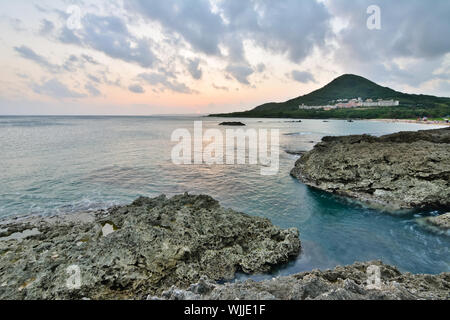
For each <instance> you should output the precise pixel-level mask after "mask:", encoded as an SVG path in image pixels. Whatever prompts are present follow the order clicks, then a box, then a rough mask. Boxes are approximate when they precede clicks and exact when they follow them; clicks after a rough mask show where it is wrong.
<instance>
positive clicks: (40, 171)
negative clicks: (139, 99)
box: [0, 117, 450, 275]
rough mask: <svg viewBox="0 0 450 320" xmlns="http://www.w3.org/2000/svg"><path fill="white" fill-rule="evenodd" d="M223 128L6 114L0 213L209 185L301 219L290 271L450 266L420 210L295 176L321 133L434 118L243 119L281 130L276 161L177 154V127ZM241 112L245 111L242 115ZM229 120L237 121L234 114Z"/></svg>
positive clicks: (209, 121) (222, 194)
mask: <svg viewBox="0 0 450 320" xmlns="http://www.w3.org/2000/svg"><path fill="white" fill-rule="evenodd" d="M195 120H196V121H199V120H202V121H203V127H204V129H208V128H216V129H217V128H219V129H220V130H224V129H225V128H223V127H219V126H218V123H219V122H221V121H223V120H222V119H214V118H194V117H0V164H1V172H0V181H1V183H0V216H10V215H22V214H46V215H50V214H55V213H70V212H75V211H79V210H89V209H98V208H106V207H109V206H111V205H114V204H125V203H129V202H130V201H132V200H133V199H135V198H136V197H138V196H139V195H146V196H157V195H159V194H161V193H165V194H167V195H174V194H179V193H183V192H186V191H187V192H190V193H196V194H199V193H206V194H209V195H211V196H213V197H214V198H216V199H218V200H220V202H221V203H222V205H224V206H226V207H231V208H233V209H236V210H238V211H242V212H246V213H248V214H251V215H257V216H264V217H267V218H269V219H271V220H272V221H273V222H274V223H275V224H277V225H279V226H281V227H297V228H298V229H299V230H300V233H301V239H302V243H303V253H302V255H301V256H300V257H299V258H298V259H297V260H296V261H293V262H292V263H291V264H289V265H288V266H286V267H284V268H282V269H279V270H277V271H276V273H277V274H280V275H285V274H292V273H295V272H300V271H305V270H311V269H314V268H329V267H334V266H336V265H342V264H351V263H353V262H355V261H365V260H372V259H381V260H383V261H384V262H385V263H389V264H393V265H396V266H398V267H399V268H400V269H401V270H403V271H410V272H413V273H440V272H443V271H450V264H449V262H450V259H449V257H450V255H449V244H450V241H449V238H448V237H445V236H444V235H436V234H433V233H429V232H428V231H426V230H423V229H422V227H420V226H419V225H417V223H416V222H415V219H416V218H417V217H418V216H419V214H423V215H427V214H435V213H430V212H421V213H417V214H415V215H414V214H411V215H408V216H403V217H396V216H391V215H388V214H385V213H382V212H378V211H375V210H370V209H367V208H363V207H360V206H358V205H355V204H352V203H349V202H346V201H344V200H342V199H338V198H336V197H334V196H332V195H329V194H326V193H323V192H319V191H315V190H312V189H310V188H307V187H306V186H305V185H303V184H302V183H300V182H298V181H296V180H294V179H293V178H291V177H290V176H289V171H290V170H291V168H292V167H293V165H294V163H295V161H296V159H297V157H295V156H292V155H289V154H287V153H285V152H284V150H286V149H290V150H309V149H311V148H312V147H313V146H314V143H315V142H318V141H320V139H321V138H322V137H323V136H325V135H348V134H362V133H368V134H373V135H382V134H386V133H393V132H397V131H402V130H420V129H430V128H432V127H431V126H427V125H415V124H400V123H383V122H370V121H357V122H354V123H348V122H346V121H338V120H335V121H334V120H332V121H329V122H322V121H320V120H304V121H303V122H302V123H291V122H286V120H283V119H244V120H242V119H241V120H240V121H243V122H245V123H247V124H248V127H247V128H267V129H272V128H273V129H279V130H280V132H281V134H280V170H279V173H278V174H277V175H274V176H261V175H260V167H259V166H249V165H229V166H227V165H223V166H206V165H188V166H176V165H174V164H172V162H171V148H172V146H173V145H174V143H171V142H170V136H171V134H172V132H173V130H175V129H177V128H186V129H189V130H192V128H193V122H194V121H195ZM238 120H239V119H238ZM230 121H231V120H230Z"/></svg>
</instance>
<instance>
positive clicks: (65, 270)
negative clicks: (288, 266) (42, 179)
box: [0, 194, 300, 299]
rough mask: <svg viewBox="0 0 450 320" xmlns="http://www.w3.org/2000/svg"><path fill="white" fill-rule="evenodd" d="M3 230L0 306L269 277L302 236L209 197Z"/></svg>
mask: <svg viewBox="0 0 450 320" xmlns="http://www.w3.org/2000/svg"><path fill="white" fill-rule="evenodd" d="M81 218H82V219H81ZM27 230H34V232H32V233H31V234H30V232H28V233H27V232H26V231H27ZM0 231H1V235H0V299H81V298H89V299H143V298H145V297H146V296H147V295H148V294H149V293H153V294H158V293H161V292H162V291H163V290H167V289H168V288H170V287H171V286H173V285H176V286H178V287H181V288H184V287H187V286H188V285H189V284H191V283H194V282H197V281H199V279H200V277H201V276H207V277H208V278H210V279H213V280H220V279H231V278H233V277H234V275H235V272H236V271H238V270H239V271H242V272H246V273H259V272H268V271H270V270H271V269H272V267H274V266H276V265H278V264H281V263H286V262H288V260H290V259H291V258H293V257H295V256H297V255H298V254H299V251H300V240H299V235H298V231H297V229H288V230H282V229H280V228H278V227H276V226H274V225H272V223H271V222H270V221H269V220H267V219H263V218H258V217H251V216H248V215H245V214H242V213H238V212H235V211H233V210H230V209H224V208H222V207H221V206H220V205H219V203H218V202H217V201H215V200H214V199H212V198H211V197H209V196H203V195H200V196H191V195H187V194H185V195H180V196H175V197H173V198H171V199H167V198H166V197H165V196H160V197H157V198H154V199H150V198H139V199H137V200H136V201H134V202H133V203H132V204H131V205H128V206H123V207H115V208H112V209H110V210H107V211H99V212H93V213H83V214H82V215H80V220H79V219H77V215H75V216H73V215H72V216H70V218H69V217H68V218H65V217H55V218H50V219H49V218H46V219H44V218H39V219H37V218H29V219H20V220H13V221H7V222H5V221H3V223H1V224H0ZM73 266H75V267H73ZM69 267H71V268H69ZM77 268H78V271H77ZM76 272H78V274H79V276H80V277H79V279H80V282H79V286H78V287H75V288H74V287H73V286H69V285H68V284H67V281H72V280H73V279H74V278H73V276H76ZM75 280H76V279H75ZM75 280H74V282H73V283H75V284H77V282H76V281H75ZM70 283H72V282H70Z"/></svg>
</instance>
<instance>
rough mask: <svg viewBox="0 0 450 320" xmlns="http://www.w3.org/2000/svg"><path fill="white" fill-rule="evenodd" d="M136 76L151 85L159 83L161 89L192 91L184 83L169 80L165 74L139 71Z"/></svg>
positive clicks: (180, 91) (181, 91)
mask: <svg viewBox="0 0 450 320" xmlns="http://www.w3.org/2000/svg"><path fill="white" fill-rule="evenodd" d="M138 77H139V78H141V79H142V80H144V81H145V82H147V83H148V84H150V85H152V86H156V85H161V86H162V89H163V90H164V89H169V90H171V91H174V92H178V93H194V91H193V90H191V89H190V88H189V87H187V86H186V85H185V84H184V83H180V82H178V81H177V80H169V79H168V77H167V76H166V75H164V74H161V73H156V72H152V73H141V74H140V75H139V76H138Z"/></svg>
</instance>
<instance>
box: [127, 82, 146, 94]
mask: <svg viewBox="0 0 450 320" xmlns="http://www.w3.org/2000/svg"><path fill="white" fill-rule="evenodd" d="M128 90H130V91H131V92H134V93H145V90H144V88H143V87H142V86H141V85H139V84H133V85H130V86H129V87H128Z"/></svg>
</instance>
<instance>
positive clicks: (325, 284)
mask: <svg viewBox="0 0 450 320" xmlns="http://www.w3.org/2000/svg"><path fill="white" fill-rule="evenodd" d="M374 268H376V269H374ZM375 271H376V272H375ZM378 271H379V273H378ZM376 273H378V274H379V276H380V277H379V279H380V281H379V282H377V281H376V280H374V279H375V278H373V277H374V275H375V274H376ZM148 299H166V300H236V299H238V300H448V299H450V273H442V274H440V275H422V274H418V275H413V274H410V273H401V272H400V271H398V270H397V269H396V268H395V267H392V266H388V265H384V264H382V263H381V262H377V261H372V262H366V263H355V264H354V265H351V266H345V267H337V268H335V269H333V270H327V271H319V270H314V271H311V272H303V273H300V274H296V275H292V276H287V277H278V278H274V279H272V280H266V281H261V282H255V281H252V280H248V281H245V282H237V283H230V284H224V285H219V284H215V283H214V282H211V281H208V280H207V279H206V278H202V279H201V280H200V281H199V282H198V283H196V284H193V285H191V286H190V288H189V289H188V290H182V289H177V288H175V287H172V288H170V289H169V290H167V291H165V292H164V293H163V294H162V295H161V297H159V298H157V297H154V296H149V297H148Z"/></svg>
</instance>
